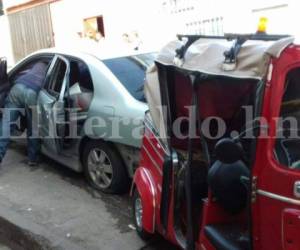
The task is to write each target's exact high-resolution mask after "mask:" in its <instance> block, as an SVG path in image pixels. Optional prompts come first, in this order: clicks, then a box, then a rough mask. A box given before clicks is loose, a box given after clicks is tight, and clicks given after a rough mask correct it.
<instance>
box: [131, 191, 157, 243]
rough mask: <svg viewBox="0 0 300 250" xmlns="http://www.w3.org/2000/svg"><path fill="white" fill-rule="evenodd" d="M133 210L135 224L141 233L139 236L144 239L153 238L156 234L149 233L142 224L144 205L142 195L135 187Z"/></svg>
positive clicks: (138, 232) (137, 230)
mask: <svg viewBox="0 0 300 250" xmlns="http://www.w3.org/2000/svg"><path fill="white" fill-rule="evenodd" d="M132 212H133V221H134V226H135V228H136V232H137V234H138V235H139V237H140V238H141V239H142V240H144V241H148V240H150V239H151V238H153V236H154V234H151V233H148V232H147V231H145V230H144V228H143V224H142V216H143V206H142V200H141V196H140V194H139V192H138V190H137V189H135V190H134V193H133V200H132Z"/></svg>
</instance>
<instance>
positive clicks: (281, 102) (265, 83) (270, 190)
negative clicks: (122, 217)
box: [132, 36, 300, 250]
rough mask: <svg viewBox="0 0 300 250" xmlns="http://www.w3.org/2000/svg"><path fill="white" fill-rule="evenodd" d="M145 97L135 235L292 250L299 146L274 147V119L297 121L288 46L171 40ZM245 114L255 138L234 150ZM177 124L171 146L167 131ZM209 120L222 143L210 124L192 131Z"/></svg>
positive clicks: (298, 220)
mask: <svg viewBox="0 0 300 250" xmlns="http://www.w3.org/2000/svg"><path fill="white" fill-rule="evenodd" d="M224 53H225V57H224ZM145 92H146V96H147V100H148V103H149V106H150V111H149V112H148V113H147V114H146V117H145V132H144V136H143V142H142V149H141V161H140V164H139V167H138V169H137V170H136V172H135V175H134V180H133V187H132V194H133V211H134V221H135V225H136V228H137V232H138V233H139V235H140V236H141V237H142V238H144V239H146V238H149V237H151V236H152V235H153V234H154V233H159V234H161V235H163V236H164V237H165V238H166V239H167V240H169V241H171V242H172V243H173V244H175V245H176V246H179V247H180V248H182V249H189V250H190V249H255V250H258V249H260V250H263V249H272V250H277V249H278V250H279V249H287V250H299V249H300V168H299V160H300V139H299V138H296V139H295V138H292V139H277V137H276V135H277V132H278V124H277V123H278V120H277V119H274V118H278V117H283V118H285V117H287V116H293V117H295V118H296V119H297V118H299V117H298V116H299V114H298V113H299V111H300V46H299V45H296V44H294V40H293V38H291V37H287V38H282V39H279V38H278V39H276V38H275V39H271V38H270V39H267V38H263V39H258V38H257V39H256V38H255V37H254V36H253V37H252V38H250V39H249V37H248V38H245V37H237V38H236V39H234V41H228V40H226V39H224V38H223V39H220V38H214V37H212V38H211V37H210V38H205V37H199V39H198V38H196V39H195V37H188V41H187V42H186V43H185V44H184V43H183V42H182V41H180V40H178V41H173V42H171V43H169V44H168V45H167V46H166V47H165V48H163V49H162V51H161V53H160V54H159V55H158V58H157V60H156V65H155V67H154V68H153V69H152V70H151V71H150V72H149V73H148V76H147V83H146V86H145ZM187 106H192V107H194V109H192V111H189V110H188V109H187ZM244 106H247V107H251V108H252V110H253V112H252V116H253V117H252V119H250V123H252V125H253V126H252V127H251V129H250V130H249V131H252V132H253V134H254V136H253V137H251V138H247V139H238V142H237V139H236V138H238V137H239V136H237V134H239V135H240V136H241V135H242V134H245V131H246V132H247V130H246V129H245V127H247V124H245V121H246V120H247V119H245V116H246V114H245V109H244V108H243V107H244ZM160 107H163V108H160ZM180 117H184V118H185V119H183V121H182V122H181V123H180V127H179V129H180V132H181V134H183V135H185V136H183V137H180V138H179V137H176V136H175V135H174V134H175V133H174V126H173V125H174V122H175V121H176V119H178V118H180ZM210 117H219V118H222V120H223V121H224V122H225V124H226V131H224V134H223V135H222V136H221V138H217V136H215V135H216V134H217V133H218V132H217V130H216V126H215V124H214V123H213V122H211V123H210V126H209V133H210V135H211V136H210V138H208V136H207V135H205V134H204V133H203V132H201V129H199V128H201V125H203V123H204V121H205V120H207V118H210ZM259 117H263V119H259ZM255 121H260V122H258V123H257V122H255ZM262 121H264V122H263V123H262ZM248 122H249V119H248V120H247V123H248ZM254 124H256V125H254ZM257 124H258V125H257ZM263 128H265V132H266V131H267V134H268V136H262V134H261V133H262V130H263ZM193 129H195V130H197V135H199V136H198V137H197V138H194V137H192V133H191V132H192V130H193ZM255 129H258V131H259V132H260V134H259V133H256V132H255ZM249 131H248V132H249ZM285 132H286V131H285ZM233 136H236V137H235V139H230V138H231V137H233Z"/></svg>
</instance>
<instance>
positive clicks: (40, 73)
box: [0, 62, 47, 166]
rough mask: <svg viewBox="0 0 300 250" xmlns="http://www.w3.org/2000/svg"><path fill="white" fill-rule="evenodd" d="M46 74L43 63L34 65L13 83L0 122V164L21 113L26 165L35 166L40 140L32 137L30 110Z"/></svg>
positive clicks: (35, 102) (34, 104)
mask: <svg viewBox="0 0 300 250" xmlns="http://www.w3.org/2000/svg"><path fill="white" fill-rule="evenodd" d="M46 73H47V64H46V63H44V62H37V63H35V64H34V65H33V66H32V67H31V68H30V69H28V70H26V71H25V72H24V73H22V74H21V75H20V76H18V77H17V79H16V80H15V81H14V86H13V87H12V88H11V90H10V92H9V94H8V97H7V99H6V102H5V106H4V109H3V115H2V120H1V121H0V130H1V134H0V162H2V160H3V158H4V156H5V153H6V151H7V147H8V144H9V141H10V135H11V134H13V132H14V129H15V128H16V127H15V126H14V124H15V122H16V121H17V120H18V119H19V118H20V117H21V115H22V113H23V114H24V110H25V116H26V127H27V142H28V145H27V151H28V152H27V153H28V165H29V166H36V165H37V161H38V155H39V151H40V140H39V139H38V138H37V137H36V136H33V129H32V115H33V114H32V110H33V109H32V108H33V107H36V104H37V96H38V92H39V91H40V89H41V87H42V84H43V82H44V79H45V77H46Z"/></svg>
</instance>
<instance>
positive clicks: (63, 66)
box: [38, 55, 70, 155]
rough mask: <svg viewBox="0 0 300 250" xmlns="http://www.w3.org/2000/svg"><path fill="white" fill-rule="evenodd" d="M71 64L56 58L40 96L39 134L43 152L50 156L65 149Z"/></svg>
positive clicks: (58, 57) (61, 58)
mask: <svg viewBox="0 0 300 250" xmlns="http://www.w3.org/2000/svg"><path fill="white" fill-rule="evenodd" d="M69 74H70V63H69V61H68V60H67V59H66V58H64V57H62V56H58V55H57V56H55V57H54V60H53V61H52V63H51V65H50V69H49V71H48V74H47V76H46V80H45V85H44V88H43V89H42V90H41V91H40V93H39V96H38V108H39V117H38V118H39V134H40V136H41V137H42V150H43V152H44V153H46V154H48V155H53V154H55V155H57V154H59V153H60V152H61V150H62V147H63V140H64V136H65V132H66V120H67V114H66V108H67V107H68V103H67V102H68V99H67V98H65V93H67V92H68V88H69Z"/></svg>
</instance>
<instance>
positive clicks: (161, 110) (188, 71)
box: [145, 37, 294, 144]
mask: <svg viewBox="0 0 300 250" xmlns="http://www.w3.org/2000/svg"><path fill="white" fill-rule="evenodd" d="M293 41H294V38H293V37H287V38H283V39H280V40H277V41H261V40H248V41H246V42H245V43H243V45H242V46H241V48H240V50H239V53H238V55H237V58H236V63H235V65H234V67H232V68H230V69H229V70H228V67H226V65H225V63H224V61H225V57H224V53H226V51H229V50H230V48H231V47H232V46H233V41H228V40H226V39H225V38H224V39H205V38H201V39H199V40H197V41H195V42H194V43H192V44H191V45H190V46H189V47H188V49H187V50H186V52H185V54H184V56H183V58H182V59H180V60H178V58H177V52H178V50H179V49H180V48H181V47H182V46H183V42H182V41H180V40H176V41H172V42H170V43H169V44H167V45H166V46H165V47H164V48H163V49H162V50H161V51H160V53H159V54H158V57H157V59H156V64H155V66H153V67H152V68H151V69H149V70H148V73H147V76H146V83H145V96H146V99H147V102H148V105H149V110H150V115H151V118H152V120H153V123H154V126H155V127H156V129H157V132H158V133H159V136H160V138H161V140H162V141H163V142H165V143H166V144H168V143H167V138H168V131H167V127H168V116H167V113H170V112H172V110H170V107H169V106H170V105H169V102H170V100H169V101H168V100H167V99H168V98H166V92H168V87H167V86H165V85H166V84H170V85H175V82H176V81H175V80H174V77H173V78H172V77H171V78H169V79H172V80H171V81H170V80H169V81H168V82H166V78H168V77H167V75H168V72H169V71H173V72H174V70H175V71H180V72H183V74H185V75H188V76H193V77H194V78H195V76H196V75H203V76H209V77H211V78H213V77H223V78H231V79H235V80H238V79H241V80H243V79H247V80H250V81H251V80H252V81H253V80H254V81H255V82H261V83H262V82H263V81H264V79H265V78H266V75H267V72H268V67H269V62H270V60H271V58H278V57H280V54H281V52H282V51H283V50H284V49H285V48H286V47H288V46H289V45H291V44H292V43H293ZM177 82H178V81H177ZM240 82H241V83H243V82H244V81H240ZM245 82H247V83H248V82H249V81H245ZM223 85H224V86H223V87H224V90H225V89H226V88H227V85H226V82H225V81H224V84H223ZM168 94H169V99H170V98H171V99H172V98H173V97H172V95H170V93H168ZM235 95H236V94H235Z"/></svg>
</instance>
